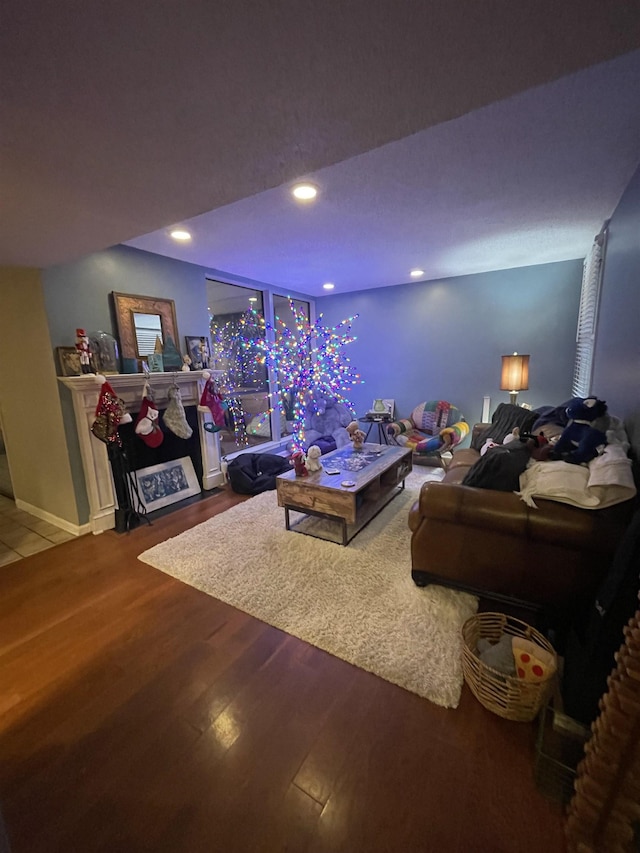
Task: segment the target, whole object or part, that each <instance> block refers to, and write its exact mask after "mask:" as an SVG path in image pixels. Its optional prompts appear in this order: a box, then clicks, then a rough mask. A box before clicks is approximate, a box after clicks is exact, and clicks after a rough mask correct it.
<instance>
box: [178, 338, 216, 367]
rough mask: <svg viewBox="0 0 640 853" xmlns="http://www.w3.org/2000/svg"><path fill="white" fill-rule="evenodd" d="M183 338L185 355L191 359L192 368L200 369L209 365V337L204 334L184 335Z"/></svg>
mask: <svg viewBox="0 0 640 853" xmlns="http://www.w3.org/2000/svg"><path fill="white" fill-rule="evenodd" d="M184 340H185V343H186V345H187V355H188V356H189V358H190V359H191V364H192V366H193V369H194V370H201V369H203V368H205V367H209V360H210V358H211V347H210V346H209V338H208V337H207V336H206V335H185V339H184Z"/></svg>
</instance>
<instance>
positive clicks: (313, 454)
mask: <svg viewBox="0 0 640 853" xmlns="http://www.w3.org/2000/svg"><path fill="white" fill-rule="evenodd" d="M321 455H322V451H321V450H320V448H319V447H318V445H317V444H312V445H311V447H310V448H309V449H308V450H307V471H308V472H309V473H310V474H313V473H314V472H315V471H322V465H321V464H320V456H321Z"/></svg>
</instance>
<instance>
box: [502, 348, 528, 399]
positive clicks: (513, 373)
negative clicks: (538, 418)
mask: <svg viewBox="0 0 640 853" xmlns="http://www.w3.org/2000/svg"><path fill="white" fill-rule="evenodd" d="M528 388H529V356H528V355H518V353H517V352H514V353H513V355H503V356H502V378H501V381H500V390H501V391H508V392H509V402H510V403H511V404H512V405H514V406H517V405H518V402H517V400H518V391H526V390H527V389H528Z"/></svg>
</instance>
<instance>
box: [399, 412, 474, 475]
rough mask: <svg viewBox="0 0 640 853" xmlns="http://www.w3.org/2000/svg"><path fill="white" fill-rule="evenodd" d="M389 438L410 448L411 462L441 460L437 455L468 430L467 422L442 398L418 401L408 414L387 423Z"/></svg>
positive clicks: (457, 440)
mask: <svg viewBox="0 0 640 853" xmlns="http://www.w3.org/2000/svg"><path fill="white" fill-rule="evenodd" d="M387 434H388V435H389V438H390V439H391V440H392V441H393V442H394V443H395V444H399V445H400V446H401V447H408V448H410V449H411V450H412V451H413V454H414V462H418V463H422V464H426V465H428V464H435V465H438V464H441V462H440V456H441V454H442V453H444V452H445V451H448V450H451V449H452V448H453V447H455V446H456V445H457V444H459V443H460V442H461V441H462V440H463V439H464V438H466V436H467V435H468V434H469V424H468V423H467V422H466V421H465V419H464V416H463V415H462V414H461V413H460V410H459V409H458V408H456V406H453V405H451V403H448V402H447V401H446V400H432V401H429V402H427V403H420V404H419V405H418V406H416V407H415V409H414V410H413V412H411V416H410V417H409V418H404V419H403V420H399V421H394V422H393V423H390V424H388V426H387Z"/></svg>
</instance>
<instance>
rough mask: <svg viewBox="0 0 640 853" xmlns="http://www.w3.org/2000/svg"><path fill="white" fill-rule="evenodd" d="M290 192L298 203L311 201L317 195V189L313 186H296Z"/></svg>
mask: <svg viewBox="0 0 640 853" xmlns="http://www.w3.org/2000/svg"><path fill="white" fill-rule="evenodd" d="M291 192H292V193H293V195H294V196H295V197H296V198H297V199H298V200H299V201H311V199H314V198H315V197H316V196H317V195H318V188H317V187H314V185H313V184H296V186H295V187H294V188H293V189H292V190H291Z"/></svg>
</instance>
